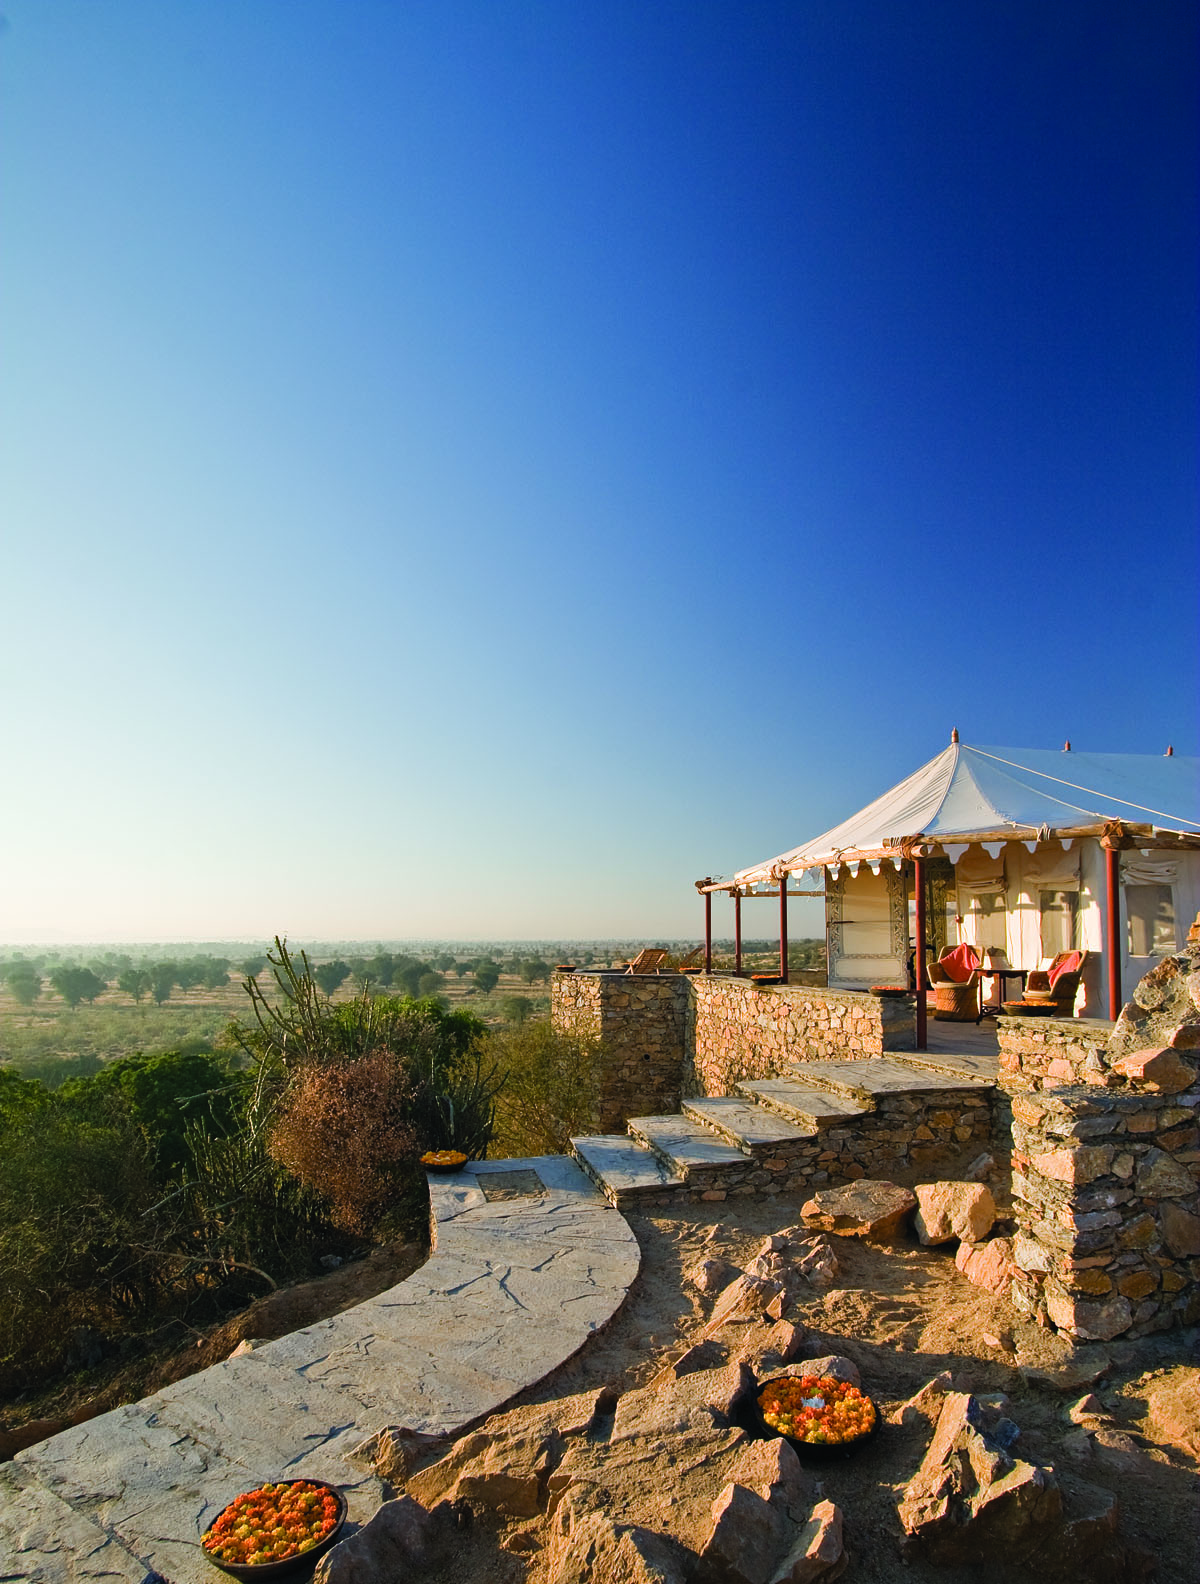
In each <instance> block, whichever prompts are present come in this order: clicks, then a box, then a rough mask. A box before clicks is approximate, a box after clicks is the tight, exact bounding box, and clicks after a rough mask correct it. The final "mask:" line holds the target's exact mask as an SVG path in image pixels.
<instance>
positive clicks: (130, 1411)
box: [0, 1156, 640, 1584]
mask: <svg viewBox="0 0 1200 1584" xmlns="http://www.w3.org/2000/svg"><path fill="white" fill-rule="evenodd" d="M529 1173H533V1174H535V1175H534V1176H533V1177H532V1178H530V1176H529V1175H528V1174H529ZM493 1176H494V1177H495V1179H496V1185H497V1186H496V1189H495V1190H494V1192H493V1197H491V1198H489V1197H488V1191H487V1189H488V1182H489V1178H490V1177H493ZM514 1184H515V1185H516V1187H515V1189H514ZM522 1190H528V1191H522ZM430 1198H431V1202H432V1206H433V1214H434V1226H435V1246H434V1250H433V1253H432V1254H431V1256H430V1258H429V1260H428V1262H427V1263H426V1264H425V1265H424V1266H423V1267H422V1268H421V1269H420V1270H419V1271H416V1272H415V1273H414V1274H413V1275H412V1276H410V1277H409V1278H408V1279H407V1280H406V1281H403V1282H401V1283H400V1284H399V1285H398V1286H396V1287H393V1288H391V1289H390V1290H389V1291H387V1292H384V1293H381V1294H379V1295H378V1296H377V1297H375V1298H372V1299H370V1300H369V1301H368V1302H366V1303H363V1304H358V1305H356V1306H355V1307H354V1308H353V1309H347V1310H346V1311H344V1312H343V1313H342V1314H339V1315H334V1316H333V1317H332V1318H331V1319H329V1320H323V1321H320V1322H319V1323H318V1324H316V1325H312V1326H306V1327H305V1328H304V1330H302V1331H295V1332H293V1333H292V1334H291V1335H290V1336H286V1337H281V1338H280V1339H279V1340H278V1341H276V1342H269V1343H266V1344H265V1345H263V1346H261V1347H258V1348H255V1349H254V1350H253V1352H251V1353H248V1354H245V1355H243V1356H241V1357H238V1358H231V1359H228V1360H226V1361H225V1362H224V1363H222V1364H217V1365H214V1366H213V1367H212V1368H211V1369H207V1370H202V1371H200V1372H199V1373H198V1374H196V1375H192V1376H189V1377H188V1378H187V1379H186V1380H182V1381H178V1382H176V1383H175V1384H174V1385H172V1386H169V1387H167V1388H166V1389H165V1390H164V1391H161V1392H158V1393H157V1394H156V1395H155V1396H153V1397H149V1398H146V1399H144V1400H143V1401H142V1402H139V1403H132V1404H126V1405H125V1406H123V1407H121V1408H116V1409H114V1410H113V1411H112V1412H111V1413H107V1414H102V1415H100V1416H99V1417H98V1418H96V1419H91V1420H89V1421H87V1422H86V1423H85V1424H82V1425H78V1426H76V1427H75V1428H74V1429H71V1430H66V1431H64V1432H63V1433H62V1434H60V1435H56V1436H52V1437H51V1438H50V1439H49V1440H48V1441H43V1442H41V1443H40V1444H39V1445H37V1446H33V1447H29V1448H28V1449H27V1450H26V1451H24V1452H20V1453H18V1454H17V1457H16V1458H15V1459H14V1461H13V1462H12V1463H10V1464H7V1465H4V1466H3V1467H2V1468H0V1584H16V1581H18V1580H19V1581H21V1584H75V1581H83V1580H87V1581H89V1584H91V1581H101V1580H103V1581H107V1584H127V1581H128V1584H142V1581H143V1580H146V1579H148V1578H149V1577H150V1576H151V1575H152V1574H158V1575H159V1576H160V1577H161V1578H163V1579H166V1580H168V1581H170V1584H213V1581H214V1580H215V1578H216V1577H217V1575H216V1573H215V1572H214V1571H213V1569H212V1567H211V1566H210V1564H209V1563H207V1562H206V1561H205V1560H204V1557H203V1553H202V1552H201V1550H200V1547H199V1539H200V1536H201V1534H202V1533H203V1531H204V1529H205V1528H206V1527H207V1525H208V1524H209V1523H211V1521H212V1520H213V1518H215V1517H216V1515H217V1513H218V1512H219V1511H220V1509H221V1508H222V1507H223V1506H225V1504H226V1503H227V1502H229V1501H230V1500H232V1498H233V1497H234V1496H236V1495H237V1494H238V1492H239V1491H243V1490H246V1489H249V1488H251V1487H252V1486H254V1485H256V1484H259V1483H261V1482H263V1481H264V1480H270V1479H279V1478H290V1479H298V1478H305V1477H307V1478H312V1479H326V1480H329V1481H330V1482H331V1483H334V1484H336V1485H338V1487H339V1488H340V1489H341V1490H342V1492H343V1494H344V1495H345V1497H346V1499H347V1502H348V1504H349V1508H350V1517H351V1520H352V1521H354V1522H358V1523H361V1522H363V1521H365V1520H366V1519H367V1518H368V1517H370V1515H371V1514H372V1513H373V1512H374V1511H375V1509H376V1508H377V1507H378V1506H379V1504H380V1502H381V1501H382V1499H383V1491H382V1487H381V1485H380V1483H379V1481H378V1480H377V1479H375V1478H374V1476H373V1475H371V1474H369V1473H367V1472H365V1471H364V1470H363V1469H362V1468H360V1467H358V1466H356V1465H355V1464H352V1463H349V1462H347V1461H346V1454H347V1453H348V1452H349V1451H351V1450H352V1449H353V1448H354V1447H355V1446H357V1445H358V1444H359V1443H360V1442H361V1441H363V1440H365V1438H366V1437H367V1436H369V1435H371V1434H373V1433H374V1432H375V1431H377V1430H380V1429H382V1428H383V1427H384V1426H385V1425H388V1424H393V1425H406V1426H407V1427H408V1428H409V1429H412V1430H416V1431H419V1432H423V1433H426V1434H449V1433H453V1432H456V1431H459V1430H462V1429H463V1428H464V1427H466V1426H467V1425H469V1424H471V1423H473V1422H474V1421H475V1420H477V1419H480V1418H482V1417H483V1416H485V1415H486V1414H488V1413H491V1412H492V1411H494V1410H495V1409H496V1408H498V1407H500V1406H501V1404H502V1403H504V1402H506V1401H507V1400H508V1399H509V1398H510V1397H512V1396H514V1395H515V1394H516V1393H517V1392H519V1391H521V1390H522V1389H523V1388H524V1387H526V1386H528V1385H531V1384H532V1383H533V1382H534V1381H537V1380H540V1379H541V1378H542V1377H543V1376H544V1375H546V1374H548V1373H549V1371H550V1370H552V1369H554V1368H555V1367H556V1366H557V1365H559V1364H560V1363H562V1362H563V1360H564V1359H567V1358H569V1357H570V1356H571V1354H573V1353H575V1352H576V1351H577V1350H578V1349H579V1348H580V1347H582V1346H583V1344H584V1343H585V1342H586V1341H587V1339H588V1338H589V1337H590V1336H592V1335H594V1334H595V1332H596V1331H598V1330H599V1329H600V1328H601V1327H602V1326H603V1325H604V1324H605V1323H606V1322H607V1321H608V1320H609V1319H610V1318H611V1317H612V1316H613V1315H614V1314H615V1313H616V1311H617V1310H618V1309H619V1308H620V1306H621V1304H622V1303H623V1302H624V1299H625V1295H626V1293H627V1292H628V1290H629V1286H630V1284H631V1283H632V1281H633V1279H634V1277H635V1276H636V1275H637V1271H638V1266H639V1263H640V1254H639V1250H638V1245H637V1240H636V1239H635V1237H634V1235H633V1233H632V1231H631V1230H630V1228H629V1227H628V1225H627V1224H626V1222H625V1221H624V1219H623V1218H622V1217H621V1215H620V1214H619V1213H618V1211H616V1210H615V1209H614V1208H613V1207H612V1205H611V1204H609V1203H608V1201H607V1200H606V1199H605V1198H604V1197H603V1195H602V1194H600V1193H599V1192H597V1190H596V1188H595V1187H594V1185H593V1184H592V1183H591V1182H590V1181H589V1179H588V1178H587V1177H586V1176H585V1175H584V1173H583V1172H582V1171H581V1170H580V1167H579V1166H578V1164H577V1163H576V1162H574V1161H573V1160H570V1159H569V1158H567V1157H564V1156H539V1157H536V1158H533V1159H530V1160H519V1161H474V1162H471V1163H470V1165H469V1166H468V1167H467V1168H466V1169H464V1170H463V1171H462V1172H459V1173H457V1174H455V1175H453V1176H449V1177H434V1178H431V1179H430Z"/></svg>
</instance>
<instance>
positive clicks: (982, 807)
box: [697, 732, 1200, 1033]
mask: <svg viewBox="0 0 1200 1584" xmlns="http://www.w3.org/2000/svg"><path fill="white" fill-rule="evenodd" d="M1139 852H1140V856H1139ZM934 858H936V859H937V860H938V861H940V862H944V860H945V859H948V860H949V862H950V864H951V865H954V866H955V868H956V872H955V876H954V882H953V884H954V886H955V888H956V890H957V895H958V906H959V908H960V909H964V910H965V908H964V900H963V899H964V898H965V897H971V896H973V895H978V896H984V895H988V894H996V893H998V892H1001V891H1003V890H1004V888H1005V884H1006V882H1005V878H1004V877H1005V875H1006V874H1007V885H1008V889H1009V892H1010V895H1012V896H1018V895H1019V896H1020V898H1021V899H1022V900H1021V903H1020V905H1019V906H1010V909H1009V911H1010V923H1011V930H1010V939H1016V938H1017V934H1018V933H1019V931H1020V930H1024V932H1025V935H1024V936H1022V937H1021V944H1020V945H1019V947H1018V951H1019V953H1020V955H1021V956H1022V957H1024V956H1029V955H1030V953H1031V952H1033V950H1034V941H1035V936H1036V938H1038V939H1040V938H1041V936H1040V935H1038V931H1039V930H1040V924H1039V923H1038V921H1037V916H1036V906H1035V907H1033V908H1032V909H1031V907H1030V905H1029V899H1030V897H1031V896H1032V897H1033V898H1035V899H1036V898H1037V897H1039V896H1040V895H1041V894H1042V893H1044V892H1055V891H1058V890H1061V889H1062V888H1064V887H1065V888H1067V889H1070V888H1072V887H1074V889H1075V890H1080V889H1082V890H1083V891H1085V892H1086V893H1087V904H1088V909H1089V911H1088V917H1087V920H1086V927H1083V926H1081V934H1082V935H1083V936H1086V937H1087V938H1086V939H1082V938H1081V939H1078V940H1077V941H1076V944H1082V945H1085V946H1088V947H1090V948H1094V949H1096V950H1097V951H1103V953H1104V956H1105V959H1106V961H1107V963H1108V983H1109V993H1108V1004H1109V1016H1110V1017H1115V1016H1116V1009H1118V1008H1119V1005H1120V1000H1121V994H1120V987H1121V979H1122V961H1121V959H1122V951H1123V950H1124V951H1125V955H1126V957H1127V958H1128V957H1129V956H1130V953H1131V952H1132V950H1133V948H1132V947H1129V948H1128V949H1126V948H1124V947H1123V946H1122V944H1121V943H1120V941H1119V939H1118V936H1119V929H1118V921H1119V908H1120V903H1119V888H1120V885H1121V884H1122V883H1124V884H1125V885H1127V886H1128V885H1131V884H1137V883H1139V880H1140V882H1141V883H1146V884H1151V883H1154V877H1155V875H1156V876H1157V877H1158V879H1164V878H1165V877H1167V872H1168V870H1169V871H1170V876H1169V879H1170V883H1171V884H1172V885H1174V886H1176V888H1177V892H1178V894H1177V896H1176V895H1175V893H1172V895H1173V898H1174V900H1173V903H1172V905H1173V906H1174V907H1175V908H1176V909H1177V911H1178V912H1182V911H1183V909H1184V908H1187V909H1190V910H1191V911H1193V912H1194V910H1195V908H1196V906H1197V904H1198V903H1200V759H1195V758H1187V757H1184V756H1182V755H1176V754H1174V753H1173V752H1170V751H1168V752H1167V753H1166V754H1163V755H1151V754H1098V753H1075V752H1072V751H1070V750H1069V745H1068V748H1067V749H1064V750H1062V751H1054V750H1048V749H1038V748H977V747H972V746H969V745H967V744H965V743H960V742H959V741H958V733H957V732H955V733H954V734H953V738H952V741H951V743H950V746H949V747H948V748H946V749H945V750H944V751H943V752H942V753H940V754H938V755H937V756H936V758H934V759H931V760H930V761H929V762H928V763H927V764H925V765H922V766H921V768H920V769H919V770H916V771H914V773H913V774H912V775H910V776H908V777H906V778H905V780H903V781H901V782H900V783H898V785H896V786H894V787H892V788H891V789H890V790H889V791H887V792H885V793H883V795H882V796H880V797H878V798H876V799H875V800H874V801H873V802H872V803H869V804H867V806H866V807H865V808H863V809H860V810H859V812H858V813H857V814H854V815H852V816H851V817H850V818H849V819H846V820H843V821H841V823H839V824H837V825H835V826H833V827H832V828H831V829H830V830H827V831H823V832H821V834H820V835H818V836H814V837H812V838H811V839H809V840H808V841H805V842H802V843H801V844H800V845H799V846H797V847H792V848H790V849H789V850H788V851H786V852H783V853H780V854H778V855H777V856H776V857H774V858H770V859H767V860H766V861H764V862H761V863H757V864H753V865H751V866H750V867H749V868H746V869H741V870H739V871H738V872H737V873H736V874H735V875H734V876H733V877H732V878H731V879H708V880H705V881H701V882H698V883H697V888H698V889H699V890H700V891H702V892H710V893H711V892H714V891H727V892H730V893H732V895H733V896H734V898H735V903H740V899H741V898H742V897H744V896H750V895H759V896H762V895H765V894H770V893H769V891H768V888H771V890H776V889H777V890H778V894H779V902H780V959H781V976H782V977H783V978H785V979H786V977H787V971H786V936H787V897H788V895H796V894H797V892H796V891H794V890H790V889H789V876H797V875H800V874H802V873H803V872H804V871H805V870H809V871H815V879H816V880H819V881H820V882H821V884H822V886H823V889H824V894H825V895H826V899H827V924H828V922H829V919H830V917H831V910H830V899H831V897H832V896H833V894H834V893H835V892H837V891H838V890H839V888H840V887H843V886H845V885H847V884H850V885H853V884H854V883H855V882H856V881H857V879H858V875H859V869H860V866H863V865H866V866H869V870H870V875H869V876H866V877H865V878H866V879H867V880H869V879H870V876H879V875H880V872H881V870H882V871H883V874H884V876H885V877H886V876H887V875H888V874H892V875H893V880H894V881H895V885H900V884H901V882H900V881H899V880H898V879H897V878H896V877H898V876H899V874H900V872H901V871H902V869H903V868H904V866H905V865H906V864H907V865H908V866H909V867H908V870H907V871H906V872H907V873H908V874H909V875H910V876H912V875H914V873H915V885H914V886H913V891H914V893H915V896H916V904H915V905H916V907H917V920H918V921H919V922H918V923H917V927H916V931H915V933H916V937H917V939H916V950H917V959H918V962H917V980H918V986H919V988H921V991H922V993H921V995H920V996H919V1006H918V1020H919V1031H920V1032H922V1033H923V1025H924V1016H923V1013H924V1006H923V1000H924V996H923V983H924V973H923V963H924V939H925V930H924V912H923V908H924V884H923V875H924V872H925V869H926V861H927V860H930V859H934ZM1081 862H1082V868H1081ZM1138 866H1141V868H1144V869H1145V870H1146V873H1145V874H1144V875H1142V874H1140V870H1138ZM1156 866H1157V868H1156ZM1135 871H1137V872H1135ZM1151 871H1154V874H1153V875H1152V874H1151ZM949 872H950V871H949V870H946V873H949ZM1081 875H1082V879H1081V878H1080V876H1081ZM905 883H907V882H905ZM874 885H875V888H876V889H879V888H880V885H881V882H880V881H878V880H876V881H875V882H874ZM895 885H894V886H893V887H892V888H891V889H892V890H893V891H894V890H895ZM859 890H860V891H861V890H862V886H861V884H860V886H859ZM800 894H806V895H811V894H813V893H812V892H803V893H800ZM1101 895H1104V900H1105V906H1104V907H1103V908H1102V907H1101V906H1100V902H1099V897H1100V896H1101ZM969 906H970V905H969V904H967V907H969ZM894 911H895V909H894V907H893V912H894ZM1031 912H1032V914H1033V923H1032V925H1031V923H1030V915H1031ZM708 916H709V917H711V911H710V910H709V911H708ZM1184 916H1187V917H1190V916H1191V913H1190V912H1188V913H1186V914H1184ZM893 922H895V921H893ZM876 927H877V929H882V928H883V927H884V926H883V924H882V923H881V924H879V925H878V926H876ZM896 929H899V930H900V932H901V939H902V940H904V941H907V939H908V926H906V925H904V924H903V923H902V921H901V923H900V924H897V925H896ZM896 929H894V930H893V938H892V942H891V946H890V948H889V950H890V953H891V957H892V959H893V961H894V960H895V958H896V939H895V936H896ZM1031 930H1032V931H1033V932H1034V933H1033V934H1031V933H1030V932H1031ZM737 936H738V940H739V942H740V913H739V915H738V923H737ZM710 951H711V947H710ZM885 955H886V953H884V952H882V951H881V952H879V953H878V955H877V956H876V957H875V958H874V959H871V957H870V954H866V955H865V956H864V958H863V962H864V963H869V962H871V961H874V962H875V964H876V965H878V964H879V962H880V961H881V959H882V958H883V957H884V956H885ZM1035 955H1036V953H1035ZM1034 965H1036V964H1034ZM1024 966H1030V965H1029V964H1025V965H1024ZM1125 966H1126V969H1127V970H1128V969H1129V967H1130V963H1129V962H1126V964H1125ZM1141 971H1143V972H1144V966H1143V968H1142V969H1141ZM868 982H869V981H868Z"/></svg>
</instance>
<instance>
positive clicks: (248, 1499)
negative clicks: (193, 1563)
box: [200, 1480, 346, 1579]
mask: <svg viewBox="0 0 1200 1584" xmlns="http://www.w3.org/2000/svg"><path fill="white" fill-rule="evenodd" d="M345 1521H346V1500H345V1497H344V1496H343V1495H342V1493H341V1492H340V1491H338V1490H335V1489H334V1488H333V1486H332V1485H326V1484H324V1483H323V1482H322V1481H320V1480H286V1481H284V1482H282V1483H281V1484H278V1485H260V1486H259V1487H258V1489H257V1490H252V1491H245V1492H243V1494H242V1495H241V1496H235V1497H234V1499H233V1500H232V1501H231V1502H230V1503H229V1506H228V1507H226V1508H224V1509H223V1510H222V1511H221V1512H220V1513H218V1514H217V1516H216V1518H214V1519H213V1521H212V1523H211V1524H209V1526H208V1528H207V1529H206V1530H205V1531H204V1535H203V1537H202V1539H201V1541H200V1544H201V1546H202V1547H203V1549H204V1554H205V1556H206V1557H207V1558H208V1560H209V1561H210V1562H212V1563H214V1564H215V1565H216V1566H217V1567H219V1568H222V1569H224V1571H225V1572H226V1573H232V1574H233V1575H234V1577H235V1578H243V1579H265V1578H275V1577H276V1576H277V1575H279V1574H284V1573H288V1572H290V1570H291V1569H292V1568H294V1567H296V1566H297V1565H298V1564H299V1563H301V1562H311V1561H313V1560H314V1558H316V1557H319V1556H320V1555H321V1553H322V1552H323V1551H328V1549H329V1547H330V1546H331V1545H332V1544H333V1543H334V1541H335V1540H336V1539H337V1537H338V1535H339V1534H340V1533H341V1529H342V1525H343V1524H344V1523H345Z"/></svg>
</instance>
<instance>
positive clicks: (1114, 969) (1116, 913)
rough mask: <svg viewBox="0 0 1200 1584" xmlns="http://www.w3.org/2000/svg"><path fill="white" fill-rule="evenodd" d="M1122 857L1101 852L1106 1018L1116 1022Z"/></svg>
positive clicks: (1109, 849)
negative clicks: (1106, 906) (1104, 893)
mask: <svg viewBox="0 0 1200 1584" xmlns="http://www.w3.org/2000/svg"><path fill="white" fill-rule="evenodd" d="M1120 864H1121V854H1120V853H1119V852H1118V851H1117V849H1116V848H1115V847H1106V848H1105V849H1104V879H1105V890H1106V891H1107V893H1108V897H1107V900H1108V908H1107V915H1108V916H1107V919H1106V920H1105V924H1106V928H1105V940H1104V948H1105V950H1104V955H1105V957H1106V959H1107V961H1108V1015H1109V1017H1110V1018H1111V1019H1112V1021H1113V1022H1114V1023H1115V1022H1116V1021H1117V1019H1118V1018H1119V1017H1120V1015H1121V884H1120V880H1121V871H1120Z"/></svg>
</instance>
